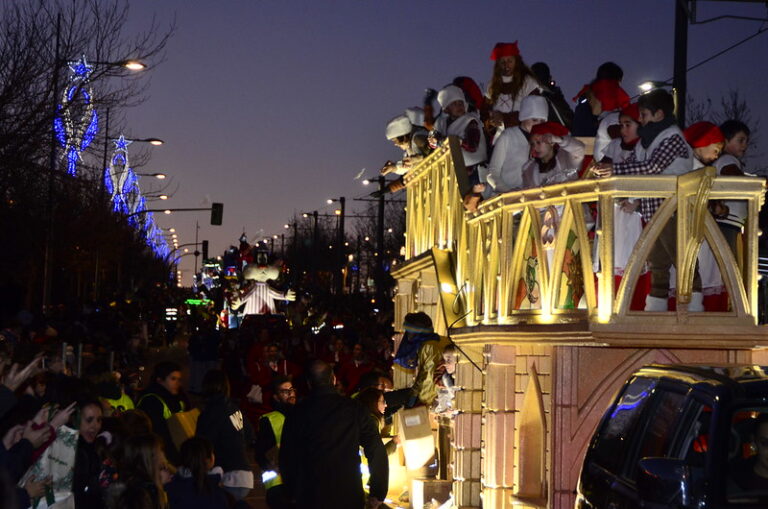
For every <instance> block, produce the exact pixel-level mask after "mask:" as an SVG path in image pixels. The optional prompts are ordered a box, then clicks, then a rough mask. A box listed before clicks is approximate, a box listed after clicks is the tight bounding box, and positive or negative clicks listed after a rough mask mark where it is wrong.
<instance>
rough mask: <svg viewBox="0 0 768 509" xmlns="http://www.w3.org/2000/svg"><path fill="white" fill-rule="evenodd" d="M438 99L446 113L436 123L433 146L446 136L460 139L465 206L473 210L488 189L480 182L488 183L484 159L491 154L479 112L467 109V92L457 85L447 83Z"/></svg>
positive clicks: (431, 139)
mask: <svg viewBox="0 0 768 509" xmlns="http://www.w3.org/2000/svg"><path fill="white" fill-rule="evenodd" d="M437 102H438V103H440V107H441V108H442V109H443V111H444V112H445V115H441V116H440V117H439V118H438V120H437V122H436V123H435V131H436V132H435V133H434V134H435V135H434V136H430V139H429V140H430V146H432V147H433V148H434V147H435V146H436V145H437V143H438V142H439V141H441V140H440V138H443V137H448V136H457V137H458V138H459V140H460V141H461V154H462V156H463V158H464V166H465V168H466V170H467V177H468V178H469V185H470V192H469V193H468V194H467V195H466V196H464V207H465V208H466V209H467V210H470V211H474V210H477V204H478V203H479V202H480V200H481V199H482V195H481V193H482V192H483V189H484V188H485V187H484V186H483V185H481V182H485V174H486V172H487V170H486V168H485V162H486V160H487V154H488V148H487V145H486V142H485V135H484V134H483V128H482V121H481V120H480V115H479V114H478V113H477V112H468V111H467V100H466V98H465V97H464V92H463V91H462V90H461V88H459V87H457V86H456V85H448V86H447V87H445V88H443V89H442V90H440V92H438V94H437ZM433 132H434V131H433ZM481 173H482V174H481Z"/></svg>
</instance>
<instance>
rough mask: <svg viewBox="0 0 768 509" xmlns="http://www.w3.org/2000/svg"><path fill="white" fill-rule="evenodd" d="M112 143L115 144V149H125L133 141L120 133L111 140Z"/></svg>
mask: <svg viewBox="0 0 768 509" xmlns="http://www.w3.org/2000/svg"><path fill="white" fill-rule="evenodd" d="M112 143H114V144H115V151H118V150H122V151H127V150H128V145H130V144H131V143H133V141H132V140H126V139H125V136H124V135H122V134H121V135H120V137H119V138H118V139H116V140H112Z"/></svg>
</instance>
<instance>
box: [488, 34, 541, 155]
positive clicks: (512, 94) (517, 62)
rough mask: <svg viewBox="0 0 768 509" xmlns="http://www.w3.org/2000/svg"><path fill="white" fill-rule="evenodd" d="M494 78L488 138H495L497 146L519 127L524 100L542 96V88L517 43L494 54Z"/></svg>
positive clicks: (498, 48)
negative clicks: (506, 131) (510, 130)
mask: <svg viewBox="0 0 768 509" xmlns="http://www.w3.org/2000/svg"><path fill="white" fill-rule="evenodd" d="M491 60H493V61H494V62H495V63H494V65H493V76H491V82H490V84H489V85H488V93H487V98H488V104H489V106H490V112H489V114H488V117H487V120H486V123H487V126H488V136H493V140H492V142H493V143H495V142H496V139H497V138H498V136H499V135H500V134H501V132H502V131H503V130H504V129H505V128H506V127H514V126H516V125H517V124H518V123H519V120H518V116H517V113H518V111H520V105H521V103H522V101H523V99H524V98H525V97H527V96H529V95H531V94H538V93H540V92H541V87H540V86H539V83H538V81H536V77H535V76H534V74H533V72H532V71H531V70H530V69H529V68H528V66H527V65H525V62H524V61H523V57H522V56H521V55H520V48H519V47H518V45H517V41H515V42H512V43H510V42H500V43H497V44H496V46H495V47H494V48H493V51H492V52H491Z"/></svg>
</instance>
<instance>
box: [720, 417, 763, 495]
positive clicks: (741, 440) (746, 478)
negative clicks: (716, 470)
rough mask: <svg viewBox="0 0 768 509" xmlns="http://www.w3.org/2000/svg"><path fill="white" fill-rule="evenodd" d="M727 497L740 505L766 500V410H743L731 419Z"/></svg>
mask: <svg viewBox="0 0 768 509" xmlns="http://www.w3.org/2000/svg"><path fill="white" fill-rule="evenodd" d="M727 497H728V501H729V502H731V503H744V504H747V503H748V504H753V503H756V502H765V501H767V500H768V406H765V405H761V406H745V407H741V408H737V409H736V410H735V411H734V412H733V414H732V415H731V431H730V440H729V446H728V484H727Z"/></svg>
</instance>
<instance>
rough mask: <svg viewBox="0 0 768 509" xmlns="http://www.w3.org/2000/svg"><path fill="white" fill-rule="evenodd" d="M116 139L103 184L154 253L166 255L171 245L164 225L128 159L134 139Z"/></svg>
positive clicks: (115, 204) (113, 206) (120, 210)
mask: <svg viewBox="0 0 768 509" xmlns="http://www.w3.org/2000/svg"><path fill="white" fill-rule="evenodd" d="M113 143H114V144H115V151H114V153H113V154H112V159H110V162H109V167H108V168H106V169H105V170H104V186H105V188H106V190H107V192H108V193H109V194H110V198H111V200H112V208H113V209H114V211H115V212H117V213H120V214H124V215H126V217H127V218H128V222H129V223H130V224H131V225H133V226H134V227H135V228H136V229H137V230H140V231H142V232H143V233H144V237H145V240H146V243H147V245H148V246H149V247H151V248H152V250H153V251H154V252H155V254H156V255H157V256H158V257H161V258H165V257H167V256H168V253H169V252H170V248H169V246H168V243H167V242H166V240H165V236H164V235H163V231H162V229H161V228H159V227H158V226H157V224H155V220H154V217H153V214H152V212H149V211H148V210H147V205H146V199H145V197H144V196H143V195H142V194H141V189H140V188H139V176H138V175H137V174H136V173H135V172H134V171H133V168H131V167H130V164H129V161H128V145H130V144H131V143H133V142H132V141H131V140H128V139H126V138H125V136H124V135H122V134H121V135H120V137H119V138H117V139H116V140H113ZM145 211H146V212H145ZM142 212H143V213H142Z"/></svg>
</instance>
